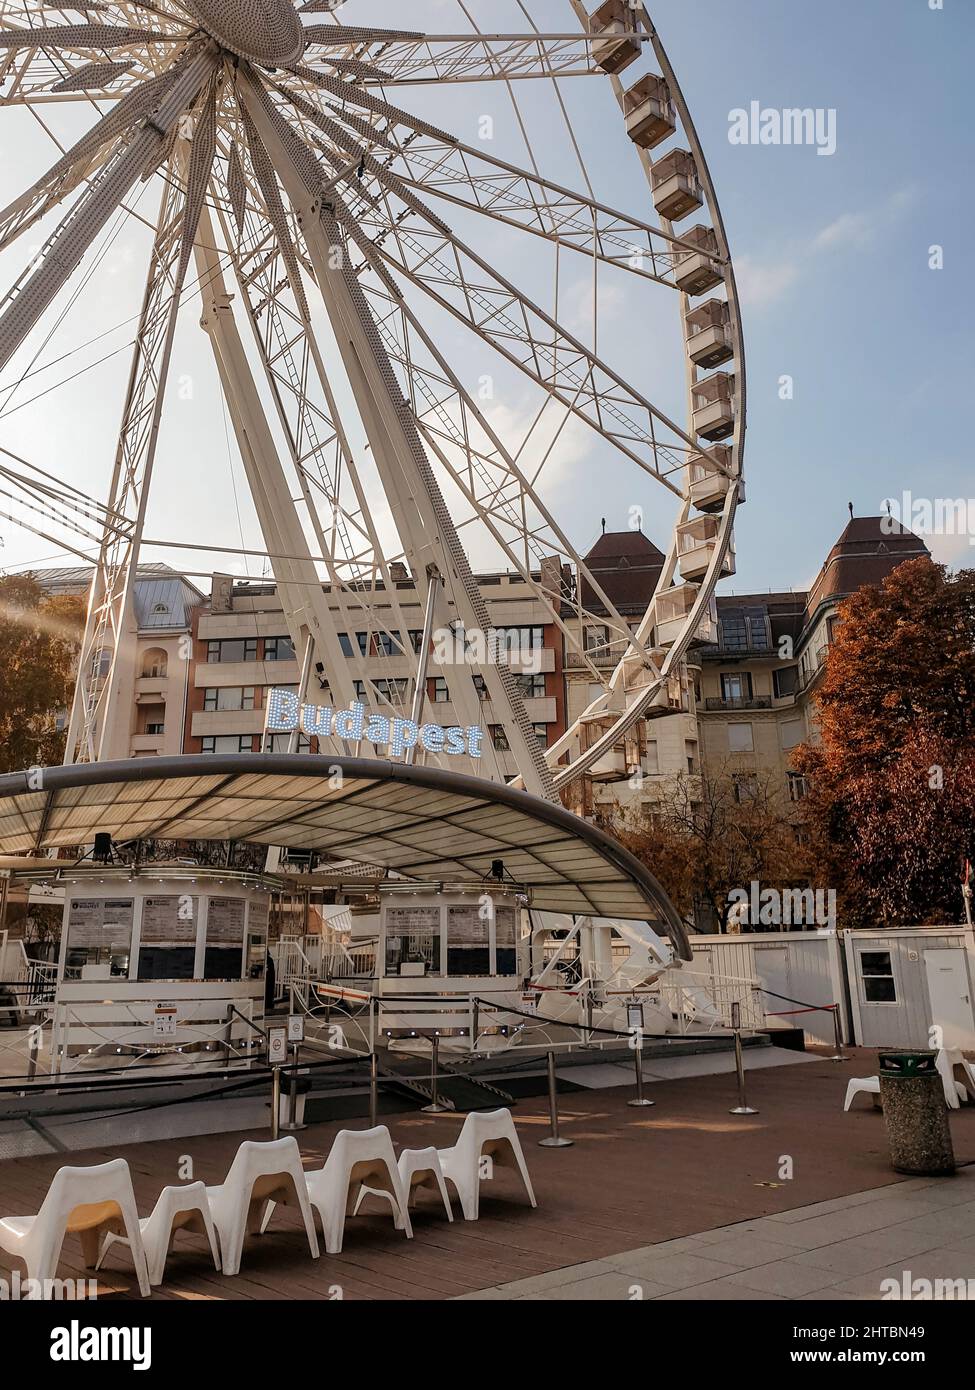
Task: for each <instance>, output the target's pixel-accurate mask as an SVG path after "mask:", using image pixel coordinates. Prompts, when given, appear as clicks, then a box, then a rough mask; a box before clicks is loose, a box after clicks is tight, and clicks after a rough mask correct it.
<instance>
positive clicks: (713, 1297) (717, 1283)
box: [658, 1279, 787, 1303]
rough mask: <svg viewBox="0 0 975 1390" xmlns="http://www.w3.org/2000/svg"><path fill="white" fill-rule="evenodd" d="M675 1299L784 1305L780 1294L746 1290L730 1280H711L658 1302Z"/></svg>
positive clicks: (667, 1296) (681, 1290) (667, 1295)
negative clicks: (758, 1302) (759, 1302)
mask: <svg viewBox="0 0 975 1390" xmlns="http://www.w3.org/2000/svg"><path fill="white" fill-rule="evenodd" d="M676 1299H681V1300H682V1301H690V1302H694V1303H753V1302H755V1301H756V1300H758V1301H761V1302H762V1303H784V1302H786V1301H787V1300H786V1299H784V1298H783V1297H782V1296H781V1294H774V1293H762V1291H761V1290H760V1289H747V1288H746V1287H745V1285H744V1284H733V1283H732V1282H731V1280H730V1279H713V1280H711V1281H710V1282H709V1283H707V1284H693V1285H691V1286H690V1287H689V1288H686V1289H680V1290H679V1291H675V1292H674V1293H666V1294H662V1295H661V1296H660V1299H659V1300H658V1302H660V1303H672V1302H674V1301H675V1300H676Z"/></svg>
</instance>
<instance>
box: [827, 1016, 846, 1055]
mask: <svg viewBox="0 0 975 1390" xmlns="http://www.w3.org/2000/svg"><path fill="white" fill-rule="evenodd" d="M833 1046H834V1047H835V1048H836V1051H835V1052H834V1053H833V1055H832V1057H831V1058H830V1059H829V1060H830V1061H831V1062H845V1061H846V1058H845V1057H844V1056H843V1033H842V1030H841V1027H840V1006H839V1004H834V1005H833Z"/></svg>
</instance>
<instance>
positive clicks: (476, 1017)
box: [471, 994, 481, 1052]
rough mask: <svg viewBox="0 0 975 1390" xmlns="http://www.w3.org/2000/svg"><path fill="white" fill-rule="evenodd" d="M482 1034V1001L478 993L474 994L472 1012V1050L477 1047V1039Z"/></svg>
mask: <svg viewBox="0 0 975 1390" xmlns="http://www.w3.org/2000/svg"><path fill="white" fill-rule="evenodd" d="M480 1036H481V1001H480V1000H479V999H478V997H477V995H476V994H475V996H474V1001H473V1011H472V1013H471V1051H472V1052H473V1051H474V1049H475V1048H476V1047H477V1040H478V1038H479V1037H480Z"/></svg>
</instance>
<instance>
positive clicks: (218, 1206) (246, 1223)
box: [206, 1134, 318, 1274]
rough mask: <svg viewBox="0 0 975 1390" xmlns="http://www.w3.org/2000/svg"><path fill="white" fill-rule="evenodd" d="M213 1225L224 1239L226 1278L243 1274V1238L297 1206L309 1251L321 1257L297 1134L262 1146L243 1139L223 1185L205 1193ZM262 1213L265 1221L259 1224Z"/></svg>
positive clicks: (314, 1256)
mask: <svg viewBox="0 0 975 1390" xmlns="http://www.w3.org/2000/svg"><path fill="white" fill-rule="evenodd" d="M206 1195H207V1200H208V1201H209V1203H210V1212H211V1215H212V1216H213V1224H214V1225H215V1226H216V1228H217V1234H218V1235H219V1237H220V1258H221V1263H222V1266H223V1272H224V1274H239V1273H240V1259H241V1254H242V1253H243V1249H244V1236H245V1235H253V1234H256V1233H257V1232H258V1231H262V1232H263V1231H264V1230H266V1228H267V1224H268V1221H269V1220H270V1216H271V1212H272V1211H273V1210H274V1208H275V1206H276V1205H277V1204H278V1203H280V1204H281V1205H282V1206H297V1207H298V1209H299V1211H300V1212H301V1218H302V1220H303V1221H304V1223H305V1234H306V1235H307V1236H308V1248H309V1249H310V1250H311V1253H312V1258H313V1259H316V1260H317V1259H318V1236H317V1234H316V1232H315V1218H314V1217H313V1216H312V1211H311V1207H310V1205H309V1202H308V1191H307V1189H306V1187H305V1173H304V1169H303V1168H302V1166H301V1154H300V1152H299V1150H298V1144H297V1141H296V1140H295V1138H294V1135H292V1134H289V1135H288V1136H287V1137H286V1138H284V1139H272V1140H270V1141H269V1142H267V1143H260V1142H258V1141H257V1140H254V1139H245V1140H244V1142H243V1143H242V1144H241V1146H240V1148H239V1149H238V1150H237V1153H236V1154H235V1156H234V1161H233V1163H231V1165H230V1171H229V1172H228V1173H227V1176H226V1177H225V1178H224V1180H223V1182H222V1183H221V1184H220V1186H219V1187H208V1188H207V1189H206ZM262 1214H263V1217H264V1219H263V1221H262V1220H261V1217H262Z"/></svg>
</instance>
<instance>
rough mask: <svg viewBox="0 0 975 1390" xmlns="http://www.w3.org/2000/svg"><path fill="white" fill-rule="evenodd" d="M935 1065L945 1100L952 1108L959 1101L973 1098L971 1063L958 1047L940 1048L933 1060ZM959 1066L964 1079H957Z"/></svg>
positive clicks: (974, 1095) (973, 1071)
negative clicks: (942, 1085)
mask: <svg viewBox="0 0 975 1390" xmlns="http://www.w3.org/2000/svg"><path fill="white" fill-rule="evenodd" d="M935 1066H936V1067H937V1068H938V1071H939V1072H940V1073H941V1080H942V1082H943V1083H944V1088H945V1100H946V1101H947V1102H948V1104H949V1105H950V1106H951V1108H952V1110H957V1109H958V1108H959V1102H962V1103H964V1102H965V1101H970V1100H975V1070H973V1069H972V1064H971V1063H970V1062H967V1061H966V1060H965V1055H964V1053H963V1052H962V1051H961V1049H960V1048H942V1049H941V1051H940V1052H939V1053H938V1056H937V1058H936V1060H935ZM959 1067H960V1068H961V1069H962V1073H963V1076H964V1080H959V1079H958V1076H957V1070H958V1068H959Z"/></svg>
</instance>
